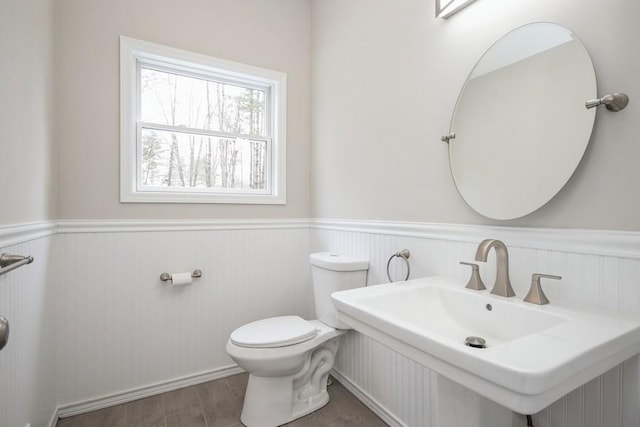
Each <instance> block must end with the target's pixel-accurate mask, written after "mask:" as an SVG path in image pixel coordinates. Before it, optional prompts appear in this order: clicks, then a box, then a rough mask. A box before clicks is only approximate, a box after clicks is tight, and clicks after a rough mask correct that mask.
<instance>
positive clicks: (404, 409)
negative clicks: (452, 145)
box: [0, 219, 640, 427]
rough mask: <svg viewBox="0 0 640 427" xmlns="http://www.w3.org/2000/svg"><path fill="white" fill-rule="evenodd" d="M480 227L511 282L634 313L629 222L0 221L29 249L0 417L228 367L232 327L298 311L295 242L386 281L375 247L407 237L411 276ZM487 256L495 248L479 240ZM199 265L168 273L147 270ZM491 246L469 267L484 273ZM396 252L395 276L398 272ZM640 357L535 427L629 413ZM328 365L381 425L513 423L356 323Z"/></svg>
mask: <svg viewBox="0 0 640 427" xmlns="http://www.w3.org/2000/svg"><path fill="white" fill-rule="evenodd" d="M484 238H499V239H501V240H503V241H504V242H505V243H506V244H507V246H508V247H509V253H510V265H511V277H512V282H513V286H514V289H515V291H516V293H517V294H518V295H519V296H522V295H524V294H525V293H526V291H527V289H528V286H529V283H530V274H531V273H534V272H543V273H551V274H559V275H562V276H563V279H562V281H560V282H550V283H547V284H546V285H545V292H546V293H547V295H548V296H549V299H550V300H551V302H552V303H560V304H570V305H578V306H582V307H590V308H596V309H599V310H602V311H608V312H613V313H622V314H629V315H638V313H639V312H640V233H624V232H604V231H580V230H545V229H517V228H509V227H488V226H471V225H469V226H457V225H446V224H413V223H392V222H364V221H331V220H307V219H299V220H237V221H234V220H231V221H220V220H214V221H186V220H185V221H115V222H110V221H93V222H86V221H60V222H51V223H42V224H31V225H22V226H16V227H2V228H0V249H1V250H2V252H11V253H16V254H25V255H33V256H34V257H35V262H34V263H33V264H30V265H27V266H24V267H22V268H20V269H17V270H15V271H13V272H11V273H9V274H7V275H4V276H2V277H0V315H4V316H6V317H8V318H9V319H10V321H11V328H12V329H11V339H10V340H9V345H8V346H7V347H6V348H5V349H4V350H3V351H2V352H0V425H2V426H4V425H7V426H11V427H13V426H17V427H23V426H24V425H25V424H26V423H31V424H32V427H45V426H51V425H52V421H53V420H54V419H55V416H56V415H57V414H59V415H63V416H64V415H72V414H75V413H79V412H85V411H88V410H93V409H98V408H101V407H104V406H107V405H111V404H114V403H119V402H124V401H128V400H133V399H135V398H139V397H143V396H148V395H151V394H156V393H159V392H163V391H166V390H171V389H175V388H178V387H182V386H185V385H190V384H195V383H198V382H201V381H206V380H209V379H213V378H218V377H222V376H225V375H230V374H232V373H235V372H238V368H237V367H236V366H235V365H234V364H233V362H232V361H231V360H230V359H229V358H228V357H227V355H226V352H225V350H224V347H225V343H226V341H227V339H228V336H229V333H230V332H231V331H232V330H233V329H234V328H236V327H238V326H240V325H242V324H244V323H246V322H249V321H252V320H255V319H258V318H263V317H268V316H275V315H284V314H298V315H301V316H303V317H306V318H312V317H314V315H313V304H312V290H311V279H310V274H309V264H308V254H309V253H310V252H313V251H318V250H332V251H338V252H342V253H345V254H348V255H352V256H358V257H362V258H366V259H368V260H369V261H370V265H371V266H370V272H369V276H368V283H369V285H373V284H378V283H384V282H386V281H387V279H386V271H385V270H386V263H387V259H388V258H389V256H390V255H391V254H393V253H395V252H397V251H399V250H400V249H403V248H408V249H409V250H410V251H411V258H410V262H411V275H412V277H413V278H416V277H421V276H428V275H443V276H449V277H452V278H454V279H455V280H458V281H459V282H460V284H461V286H464V283H465V282H466V280H467V278H468V274H469V272H468V271H467V269H466V268H463V266H460V265H459V264H458V262H459V261H462V260H466V261H470V260H472V259H473V258H474V255H475V248H476V246H477V244H478V243H479V242H480V241H481V240H483V239H484ZM491 256H492V257H493V255H491ZM196 268H199V269H201V270H202V272H203V276H202V278H200V279H195V280H194V282H193V284H192V285H189V286H186V287H181V288H178V287H176V288H172V287H168V286H167V284H165V283H163V282H161V281H160V280H159V276H160V273H162V272H164V271H166V272H170V273H172V272H187V271H192V270H193V269H196ZM494 269H495V264H494V260H493V258H490V260H489V263H487V266H486V267H482V268H481V273H482V275H483V278H484V280H485V282H486V283H488V284H490V283H492V281H493V279H494ZM404 274H405V269H404V265H403V263H402V261H401V260H398V259H395V260H394V261H393V262H392V276H393V278H394V279H400V278H402V277H404ZM639 359H640V358H638V357H634V358H632V359H630V360H629V361H627V362H625V363H623V364H621V365H619V366H617V367H615V368H613V369H612V370H610V371H609V372H607V373H605V374H604V375H602V376H600V377H598V378H596V379H594V380H593V381H591V382H590V383H588V384H586V385H585V386H583V387H581V388H579V389H578V390H576V391H574V392H572V393H570V394H569V395H568V396H566V397H564V398H563V399H561V400H559V401H558V402H557V403H555V404H553V405H552V406H551V407H549V408H547V409H545V410H544V411H542V412H541V413H539V414H536V415H535V422H536V427H544V426H553V427H574V426H575V427H578V426H579V427H591V426H593V427H596V426H598V427H613V426H622V427H638V426H640V409H639V406H640V393H639V389H640V361H639ZM336 376H337V377H338V378H339V379H340V380H342V381H343V383H344V384H345V386H347V387H348V388H350V389H351V390H352V391H353V392H354V393H355V394H356V395H357V396H358V397H359V398H360V399H361V400H363V401H364V402H365V403H366V404H367V405H369V406H370V407H371V408H372V409H373V410H374V411H376V412H377V413H378V414H379V415H380V416H381V417H382V418H383V419H385V420H386V421H387V422H388V423H389V424H390V425H400V426H402V425H404V426H409V427H503V426H504V427H513V426H518V427H524V426H525V423H524V419H523V418H522V417H519V416H516V415H514V414H512V413H511V412H510V411H508V410H507V409H506V408H503V407H500V406H499V405H497V404H495V403H493V402H491V401H489V400H487V399H485V398H482V397H481V396H479V395H478V394H476V393H474V392H471V391H469V390H467V389H465V388H464V387H462V386H460V385H458V384H456V383H453V382H451V381H449V380H447V379H446V378H443V377H441V376H439V375H437V374H435V373H434V372H432V371H430V370H429V369H427V368H425V367H424V366H421V365H419V364H418V363H416V362H414V361H412V360H411V359H409V358H407V357H405V356H402V355H400V354H398V353H396V352H394V351H392V350H390V349H388V348H386V347H384V346H382V345H380V344H379V343H377V342H375V341H373V340H371V339H369V338H367V337H365V336H363V335H360V334H358V333H355V332H352V333H350V334H349V335H347V336H346V337H345V340H344V342H343V346H342V348H341V350H340V353H339V356H338V360H337V365H336Z"/></svg>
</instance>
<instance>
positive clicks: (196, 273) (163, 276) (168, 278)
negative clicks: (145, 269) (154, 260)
mask: <svg viewBox="0 0 640 427" xmlns="http://www.w3.org/2000/svg"><path fill="white" fill-rule="evenodd" d="M199 277H202V270H199V269H196V270H193V271H192V272H191V278H192V279H197V278H199ZM160 280H162V281H163V282H169V281H171V280H173V277H172V276H171V273H162V274H161V275H160Z"/></svg>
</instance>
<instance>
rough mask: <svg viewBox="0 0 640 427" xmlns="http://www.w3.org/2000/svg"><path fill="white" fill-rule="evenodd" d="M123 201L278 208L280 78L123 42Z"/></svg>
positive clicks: (281, 178)
mask: <svg viewBox="0 0 640 427" xmlns="http://www.w3.org/2000/svg"><path fill="white" fill-rule="evenodd" d="M120 92H121V93H120V97H121V100H120V102H121V105H120V110H121V111H120V116H121V118H120V122H121V147H120V152H121V165H120V175H121V188H120V200H121V201H122V202H151V203H163V202H164V203H176V202H177V203H256V204H284V203H285V200H286V193H285V153H286V141H285V128H286V123H285V120H286V75H285V74H283V73H279V72H275V71H269V70H264V69H260V68H256V67H252V66H249V65H244V64H239V63H235V62H230V61H226V60H222V59H218V58H213V57H209V56H205V55H200V54H196V53H191V52H186V51H182V50H178V49H173V48H169V47H164V46H160V45H156V44H153V43H148V42H143V41H139V40H134V39H130V38H127V37H121V38H120Z"/></svg>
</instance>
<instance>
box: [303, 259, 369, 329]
mask: <svg viewBox="0 0 640 427" xmlns="http://www.w3.org/2000/svg"><path fill="white" fill-rule="evenodd" d="M309 262H310V263H311V280H312V282H313V297H314V302H315V306H316V317H317V318H318V320H320V321H321V322H322V323H324V324H325V325H328V326H331V327H333V328H337V329H349V326H347V325H346V324H344V323H342V322H340V321H338V318H337V312H336V309H335V308H334V307H333V302H331V294H332V293H333V292H337V291H343V290H346V289H353V288H360V287H362V286H366V284H367V271H368V269H369V261H365V260H361V259H358V258H352V257H350V256H346V255H340V254H336V253H333V252H318V253H313V254H311V255H309Z"/></svg>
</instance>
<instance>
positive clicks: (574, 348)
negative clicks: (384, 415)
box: [332, 277, 640, 414]
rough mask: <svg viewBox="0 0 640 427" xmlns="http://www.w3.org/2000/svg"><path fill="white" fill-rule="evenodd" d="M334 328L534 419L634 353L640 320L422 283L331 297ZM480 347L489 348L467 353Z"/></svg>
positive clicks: (639, 344) (639, 347)
mask: <svg viewBox="0 0 640 427" xmlns="http://www.w3.org/2000/svg"><path fill="white" fill-rule="evenodd" d="M332 299H333V303H334V305H335V307H336V309H337V311H338V319H339V320H341V321H343V322H344V323H346V324H347V325H349V326H350V327H352V328H353V329H355V330H357V331H359V332H361V333H362V334H364V335H367V336H369V337H371V338H373V339H375V340H377V341H379V342H381V343H382V344H384V345H386V346H388V347H390V348H392V349H393V350H395V351H397V352H398V353H401V354H404V355H405V356H407V357H410V358H412V359H414V360H415V361H417V362H419V363H421V364H423V365H424V366H426V367H428V368H430V369H432V370H434V371H435V372H437V373H439V374H441V375H444V376H446V377H448V378H450V379H452V380H453V381H456V382H458V383H460V384H462V385H464V386H466V387H468V388H469V389H471V390H474V391H475V392H477V393H479V394H481V395H483V396H485V397H487V398H489V399H492V400H494V401H496V402H498V403H500V404H501V405H503V406H505V407H507V408H509V409H511V410H513V411H516V412H519V413H522V414H533V413H536V412H538V411H540V410H541V409H543V408H545V407H546V406H548V405H550V404H551V403H553V402H554V401H556V400H557V399H559V398H560V397H562V396H564V395H565V394H567V393H569V392H570V391H572V390H574V389H575V388H577V387H579V386H581V385H582V384H584V383H586V382H588V381H589V380H591V379H593V378H595V377H596V376H598V375H600V374H602V373H604V372H606V371H607V370H609V369H610V368H612V367H614V366H616V365H617V364H619V363H621V362H623V361H624V360H626V359H628V358H629V357H631V356H633V355H635V354H638V353H640V319H630V318H622V317H613V316H603V315H599V314H597V313H589V312H584V311H576V310H571V309H568V308H563V307H558V306H554V305H553V303H552V304H549V305H546V306H536V305H533V304H528V303H524V302H522V301H521V300H520V299H519V298H518V297H515V298H503V297H499V296H495V295H492V294H490V293H489V292H488V291H473V290H468V289H465V288H464V287H463V285H460V284H457V283H453V282H452V281H450V280H447V279H445V278H442V277H427V278H422V279H416V280H410V281H406V282H396V283H390V284H385V285H378V286H369V287H366V288H359V289H352V290H348V291H342V292H336V293H334V294H332ZM470 336H475V337H481V338H483V339H484V340H485V342H486V348H475V347H469V346H467V345H465V339H466V338H467V337H470Z"/></svg>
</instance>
